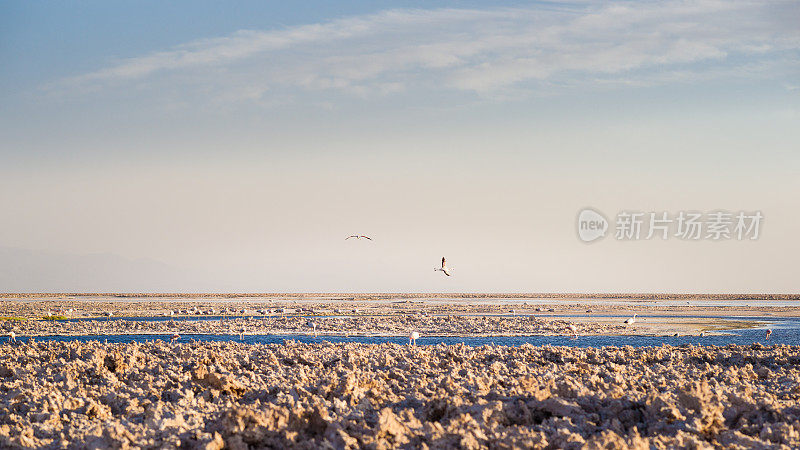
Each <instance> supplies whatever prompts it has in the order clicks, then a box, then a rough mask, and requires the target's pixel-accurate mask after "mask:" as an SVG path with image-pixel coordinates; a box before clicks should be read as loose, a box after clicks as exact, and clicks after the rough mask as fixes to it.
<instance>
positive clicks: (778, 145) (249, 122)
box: [0, 1, 800, 293]
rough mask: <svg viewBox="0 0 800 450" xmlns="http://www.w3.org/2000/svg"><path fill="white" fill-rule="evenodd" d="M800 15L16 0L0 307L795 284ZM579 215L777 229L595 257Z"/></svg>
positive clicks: (583, 7) (5, 69)
mask: <svg viewBox="0 0 800 450" xmlns="http://www.w3.org/2000/svg"><path fill="white" fill-rule="evenodd" d="M798 24H800V3H798V2H796V1H666V2H647V1H645V2H640V1H636V2H633V1H631V2H628V1H613V2H592V1H586V2H584V1H578V2H569V3H559V2H538V3H530V2H492V3H491V6H488V7H487V6H486V5H485V4H484V3H482V2H470V1H451V2H385V1H369V2H367V1H364V2H359V1H354V2H303V3H302V4H301V5H298V4H296V2H246V1H245V2H236V3H235V4H228V3H224V2H217V1H191V2H161V1H151V2H143V1H136V2H133V1H130V2H105V1H82V2H46V1H45V2H27V1H9V2H3V3H2V4H0V98H1V99H2V101H0V211H2V215H0V272H2V273H3V275H0V291H70V290H84V291H119V290H124V291H134V290H138V291H198V290H203V291H208V290H214V291H302V292H315V291H316V292H318V291H372V292H374V291H391V292H398V291H405V292H408V291H491V292H498V291H503V292H512V291H528V292H543V291H569V292H593V291H615V292H620V291H648V292H653V291H659V292H664V291H668V292H790V293H797V292H798V291H800V278H799V277H797V268H798V266H797V255H798V254H800V233H799V232H798V226H800V206H798V205H800V203H798V198H797V197H798V193H800V179H799V178H798V174H800V25H798ZM587 206H590V207H593V208H595V209H597V210H598V211H601V212H603V213H604V214H605V215H606V216H607V217H608V218H609V219H614V216H615V215H616V214H617V212H619V211H622V210H636V211H643V212H649V211H658V212H660V211H668V212H670V213H671V214H672V213H677V212H678V211H682V210H687V211H688V210H696V211H712V210H719V209H722V210H729V211H734V212H737V211H756V210H760V211H761V212H762V214H763V215H764V222H763V224H762V229H761V236H760V237H759V239H758V240H755V241H737V240H730V241H725V242H712V241H709V240H702V241H699V242H686V241H681V240H680V239H677V238H675V239H672V238H671V239H668V240H666V241H652V240H651V241H646V240H641V241H634V242H621V241H618V240H615V239H614V237H613V236H608V237H606V238H605V239H603V240H601V241H598V242H594V243H592V244H585V243H583V242H581V241H580V240H579V239H578V238H577V234H576V216H577V214H578V211H579V210H581V209H582V208H584V207H587ZM612 227H613V223H612ZM353 233H357V234H368V235H370V236H372V237H373V238H374V241H372V242H368V241H353V240H349V241H345V240H344V238H345V237H346V236H347V235H349V234H353ZM612 234H613V230H612ZM442 256H447V257H448V261H449V263H450V265H452V266H453V268H454V276H452V277H449V278H448V277H445V276H443V275H442V274H441V273H440V272H433V270H432V269H433V268H434V267H435V266H436V265H437V264H438V261H439V259H440V258H441V257H442ZM21 261H22V262H21Z"/></svg>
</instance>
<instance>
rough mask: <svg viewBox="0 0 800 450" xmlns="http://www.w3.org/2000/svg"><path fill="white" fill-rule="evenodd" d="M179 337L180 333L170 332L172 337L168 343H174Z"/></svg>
mask: <svg viewBox="0 0 800 450" xmlns="http://www.w3.org/2000/svg"><path fill="white" fill-rule="evenodd" d="M180 338H181V335H180V334H178V333H173V334H172V337H171V338H169V343H170V344H174V343H175V341H177V340H178V339H180Z"/></svg>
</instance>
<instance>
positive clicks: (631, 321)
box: [625, 314, 636, 325]
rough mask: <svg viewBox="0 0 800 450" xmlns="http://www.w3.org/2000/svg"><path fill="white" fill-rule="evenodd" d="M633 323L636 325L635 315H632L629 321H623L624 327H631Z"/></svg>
mask: <svg viewBox="0 0 800 450" xmlns="http://www.w3.org/2000/svg"><path fill="white" fill-rule="evenodd" d="M634 323H636V314H634V315H633V317H631V318H630V319H627V320H625V325H633V324H634Z"/></svg>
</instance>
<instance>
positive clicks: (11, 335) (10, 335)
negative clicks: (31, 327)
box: [8, 331, 17, 342]
mask: <svg viewBox="0 0 800 450" xmlns="http://www.w3.org/2000/svg"><path fill="white" fill-rule="evenodd" d="M8 342H17V333H14V332H13V331H12V332H10V333H8Z"/></svg>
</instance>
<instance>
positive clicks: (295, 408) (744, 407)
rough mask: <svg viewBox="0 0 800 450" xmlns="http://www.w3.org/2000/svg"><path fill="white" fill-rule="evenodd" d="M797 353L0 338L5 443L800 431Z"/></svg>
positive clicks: (760, 437) (628, 437) (135, 444)
mask: <svg viewBox="0 0 800 450" xmlns="http://www.w3.org/2000/svg"><path fill="white" fill-rule="evenodd" d="M798 363H800V350H798V349H797V348H796V347H790V346H771V347H765V346H762V345H758V344H755V345H752V346H726V347H693V346H681V347H670V346H663V347H657V348H646V349H635V348H628V347H625V348H604V349H570V348H565V347H534V346H530V345H524V346H522V347H516V348H515V347H502V346H498V347H494V346H484V347H477V348H472V347H467V346H463V345H453V346H433V347H409V346H401V345H395V344H381V345H362V344H313V345H307V344H299V343H292V344H290V345H244V344H238V343H183V344H177V345H169V344H166V343H164V342H152V343H146V344H136V343H131V344H109V345H103V344H100V343H98V342H92V343H78V342H69V343H53V342H51V343H36V344H33V345H31V344H27V345H8V344H6V345H0V402H1V403H0V404H2V408H0V446H1V447H4V448H26V447H38V448H178V447H180V448H203V449H220V448H231V449H245V448H248V446H253V447H255V448H265V447H270V448H274V447H287V448H320V447H328V448H356V447H369V448H400V447H404V448H420V447H422V448H425V447H428V448H445V447H459V446H460V447H463V448H485V447H493V448H513V447H526V448H581V447H585V448H641V449H646V448H675V447H684V448H686V447H694V448H706V447H709V446H713V447H729V448H753V447H764V446H771V447H776V446H777V447H780V446H786V447H794V448H797V447H798V446H800V429H798V428H800V427H799V426H798V423H800V390H798V388H797V386H798V385H799V383H798V382H799V381H800V369H798V367H800V365H799V364H798Z"/></svg>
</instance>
